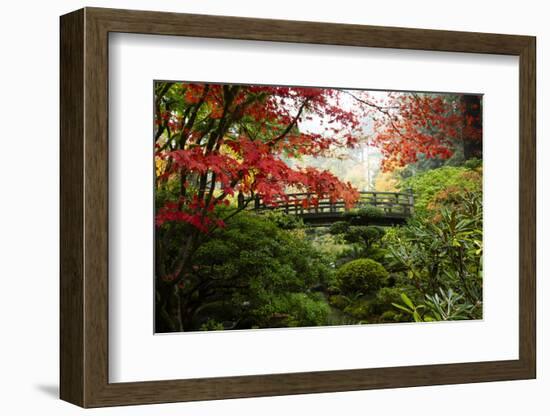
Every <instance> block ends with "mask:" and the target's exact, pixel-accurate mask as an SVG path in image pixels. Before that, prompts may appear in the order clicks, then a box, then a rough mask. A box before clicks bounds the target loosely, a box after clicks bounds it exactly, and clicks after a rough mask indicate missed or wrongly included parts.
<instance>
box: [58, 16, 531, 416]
mask: <svg viewBox="0 0 550 416" xmlns="http://www.w3.org/2000/svg"><path fill="white" fill-rule="evenodd" d="M109 32H127V33H144V34H155V35H178V36H193V37H207V38H212V37H214V38H227V39H245V40H263V41H280V42H298V43H312V44H330V45H346V46H369V47H383V48H399V49H419V50H431V51H450V52H471V53H485V54H503V55H515V56H519V65H520V105H519V109H518V111H519V114H520V131H519V133H520V136H519V137H520V140H519V156H520V185H519V195H520V196H521V198H520V207H519V209H520V211H519V212H520V220H519V227H520V228H519V231H520V234H519V235H520V237H519V238H520V241H519V243H520V244H519V247H520V250H519V251H520V252H519V261H520V265H519V270H518V273H519V305H520V307H519V310H520V313H519V359H518V360H509V361H492V362H472V363H462V364H444V365H421V366H406V367H392V368H370V369H357V370H338V371H323V372H307V373H289V374H266V375H257V376H256V375H255V376H238V377H221V378H204V379H183V380H169V381H147V382H136V383H109V380H108V359H109V358H108V220H109V219H108V204H107V197H108V166H107V165H108V162H107V161H108V157H107V152H108V129H107V123H108V34H109ZM535 49H536V48H535V38H534V37H529V36H515V35H513V36H512V35H498V34H484V33H468V32H450V31H435V30H420V29H402V28H390V27H375V26H360V25H342V24H327V23H314V22H296V21H283V20H265V19H251V18H239V17H221V16H205V15H189V14H175V13H160V12H146V11H129V10H114V9H98V8H85V9H81V10H78V11H75V12H72V13H70V14H67V15H65V16H62V17H61V96H60V100H61V182H60V185H61V218H60V220H61V231H60V232H61V242H60V245H61V246H60V252H61V258H60V260H61V268H60V274H61V287H60V296H61V303H60V308H61V329H60V331H61V333H60V338H61V339H60V341H61V351H60V354H61V357H60V358H61V386H60V396H61V398H62V399H63V400H66V401H68V402H71V403H74V404H77V405H79V406H83V407H100V406H113V405H129V404H145V403H162V402H177V401H190V400H210V399H225V398H236V397H253V396H269V395H284V394H299V393H320V392H337V391H351V390H363V389H378V388H396V387H408V386H422V385H438V384H453V383H473V382H485V381H498V380H519V379H529V378H535V376H536V333H535V330H536V328H535V319H536V318H535V311H536V306H535V280H536V279H535V221H536V218H535V216H536V211H535V198H536V191H535V105H536V98H535Z"/></svg>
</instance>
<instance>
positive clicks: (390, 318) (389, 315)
mask: <svg viewBox="0 0 550 416" xmlns="http://www.w3.org/2000/svg"><path fill="white" fill-rule="evenodd" d="M407 320H408V319H406V318H404V317H403V315H402V314H401V313H398V312H395V311H391V310H389V311H386V312H384V313H383V314H382V315H380V322H404V321H407Z"/></svg>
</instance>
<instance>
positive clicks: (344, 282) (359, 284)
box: [336, 259, 388, 294]
mask: <svg viewBox="0 0 550 416" xmlns="http://www.w3.org/2000/svg"><path fill="white" fill-rule="evenodd" d="M387 277H388V272H387V270H386V269H385V268H384V266H382V265H381V264H380V263H378V262H377V261H374V260H371V259H358V260H353V261H350V262H349V263H346V264H344V265H343V266H341V267H340V268H339V269H338V270H337V271H336V279H337V281H338V285H339V286H340V290H341V291H342V292H343V293H349V294H358V293H363V294H367V293H373V292H375V291H376V290H378V289H379V288H380V287H382V286H383V285H384V282H385V280H386V279H387Z"/></svg>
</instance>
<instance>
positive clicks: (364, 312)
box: [344, 299, 372, 323]
mask: <svg viewBox="0 0 550 416" xmlns="http://www.w3.org/2000/svg"><path fill="white" fill-rule="evenodd" d="M344 312H345V313H347V314H348V315H351V316H353V317H354V318H355V319H358V320H359V321H361V323H367V322H368V320H369V318H371V317H372V304H371V302H369V301H368V300H366V299H360V300H357V301H355V302H353V303H352V304H350V305H348V306H347V307H346V308H345V309H344Z"/></svg>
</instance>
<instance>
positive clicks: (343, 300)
mask: <svg viewBox="0 0 550 416" xmlns="http://www.w3.org/2000/svg"><path fill="white" fill-rule="evenodd" d="M328 303H329V304H330V305H331V306H334V307H335V308H337V309H340V310H344V309H345V308H346V307H347V306H348V305H349V303H350V300H349V299H348V298H347V297H346V296H344V295H333V296H330V297H329V298H328Z"/></svg>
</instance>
